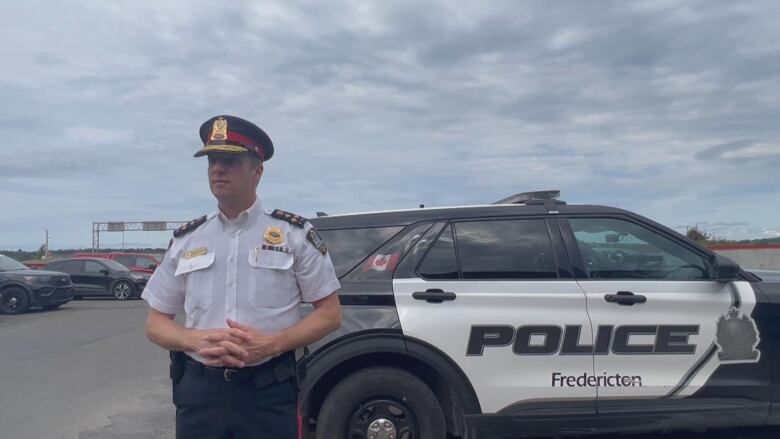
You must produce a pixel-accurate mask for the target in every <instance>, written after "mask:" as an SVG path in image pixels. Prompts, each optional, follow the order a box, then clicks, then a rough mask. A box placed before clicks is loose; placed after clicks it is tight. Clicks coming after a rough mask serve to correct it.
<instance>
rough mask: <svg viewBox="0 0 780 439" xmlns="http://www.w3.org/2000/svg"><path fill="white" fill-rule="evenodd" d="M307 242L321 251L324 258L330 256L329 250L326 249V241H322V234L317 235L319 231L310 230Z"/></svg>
mask: <svg viewBox="0 0 780 439" xmlns="http://www.w3.org/2000/svg"><path fill="white" fill-rule="evenodd" d="M306 240H308V241H309V242H311V244H312V245H313V246H314V248H316V249H317V250H319V251H320V253H322V254H323V256H324V255H326V254H328V248H327V247H325V241H323V240H322V237H320V234H319V233H317V230H316V229H315V228H314V227H312V228H311V229H309V232H308V233H307V234H306Z"/></svg>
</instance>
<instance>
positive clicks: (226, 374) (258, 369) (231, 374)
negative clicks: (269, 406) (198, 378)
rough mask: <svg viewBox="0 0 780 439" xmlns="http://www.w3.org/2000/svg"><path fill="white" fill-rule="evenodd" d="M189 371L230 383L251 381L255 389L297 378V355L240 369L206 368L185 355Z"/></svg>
mask: <svg viewBox="0 0 780 439" xmlns="http://www.w3.org/2000/svg"><path fill="white" fill-rule="evenodd" d="M185 365H186V368H187V369H190V370H193V371H194V372H196V373H198V374H200V375H210V376H214V377H222V378H223V379H224V380H225V381H227V382H229V383H238V382H242V381H247V380H251V381H252V384H254V385H255V387H265V386H268V385H270V384H273V383H280V382H282V381H287V380H289V379H290V378H292V377H293V376H295V353H294V352H285V353H284V354H282V355H279V356H278V357H274V358H272V359H270V360H268V361H266V362H265V363H263V364H258V365H257V366H247V367H242V368H240V369H237V368H230V367H215V366H206V365H205V364H203V363H201V362H199V361H196V360H194V359H192V358H191V357H190V356H189V355H185Z"/></svg>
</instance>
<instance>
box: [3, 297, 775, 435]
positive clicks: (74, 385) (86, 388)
mask: <svg viewBox="0 0 780 439" xmlns="http://www.w3.org/2000/svg"><path fill="white" fill-rule="evenodd" d="M145 315H146V304H145V303H144V302H143V301H127V302H119V301H114V300H81V301H73V302H70V303H68V304H67V305H65V306H63V307H62V308H61V309H58V310H54V311H32V312H29V313H27V314H22V315H18V316H8V315H0V352H2V356H0V421H1V422H0V438H2V439H26V438H36V439H60V438H63V439H64V438H68V439H71V438H79V439H93V438H94V439H96V438H101V439H102V438H108V439H131V438H132V439H147V438H148V439H151V438H172V437H173V419H174V410H173V406H172V405H171V401H170V386H169V380H168V377H167V373H168V357H167V355H166V353H165V352H164V351H162V350H161V349H160V348H158V347H156V346H154V345H152V344H151V343H149V342H147V341H146V339H145V337H144V329H143V327H144V319H145ZM630 437H632V438H637V439H649V438H650V437H663V438H666V439H678V438H683V437H685V438H694V439H713V438H724V439H725V438H734V439H736V438H745V439H747V438H760V437H766V438H769V437H772V436H771V435H770V434H769V433H768V432H763V431H759V430H736V431H728V432H718V433H711V432H710V433H697V434H692V433H687V434H669V435H663V436H659V435H654V436H630ZM612 439H617V438H614V437H613V438H612Z"/></svg>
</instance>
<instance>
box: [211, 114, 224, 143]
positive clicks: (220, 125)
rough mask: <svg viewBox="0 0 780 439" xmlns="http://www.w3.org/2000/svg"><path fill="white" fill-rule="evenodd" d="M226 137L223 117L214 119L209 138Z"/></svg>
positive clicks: (218, 138)
mask: <svg viewBox="0 0 780 439" xmlns="http://www.w3.org/2000/svg"><path fill="white" fill-rule="evenodd" d="M225 139H227V121H226V120H225V118H224V117H220V118H219V119H217V120H215V121H214V126H213V127H212V129H211V138H210V139H209V140H225Z"/></svg>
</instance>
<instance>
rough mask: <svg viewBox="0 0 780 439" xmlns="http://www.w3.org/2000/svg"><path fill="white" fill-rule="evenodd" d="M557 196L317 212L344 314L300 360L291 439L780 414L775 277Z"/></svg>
mask: <svg viewBox="0 0 780 439" xmlns="http://www.w3.org/2000/svg"><path fill="white" fill-rule="evenodd" d="M557 198H558V196H557V194H556V193H555V192H551V193H524V194H518V195H517V196H514V197H509V198H507V199H505V200H502V201H500V202H498V203H496V204H493V205H487V206H472V207H453V208H437V209H415V210H404V211H390V212H376V213H365V214H350V215H339V216H322V217H318V218H315V219H312V220H311V222H312V223H313V224H314V226H315V227H316V228H317V229H318V230H319V233H320V235H321V236H322V238H323V239H324V240H325V242H326V244H327V247H328V250H329V251H330V253H331V257H332V259H333V262H334V266H335V268H336V271H337V274H338V276H339V278H340V280H341V283H342V288H341V290H339V296H340V300H341V303H342V305H343V323H342V327H341V329H340V330H339V331H338V332H336V333H334V334H331V336H329V337H328V338H327V339H325V340H323V341H321V342H319V343H317V344H316V345H313V346H309V349H308V352H307V353H306V355H305V356H304V357H303V358H302V359H301V361H300V368H299V369H300V374H301V375H303V374H305V378H304V379H303V380H302V383H301V399H300V403H301V411H302V414H303V419H304V436H305V437H309V438H317V439H334V438H350V439H358V438H359V439H419V438H425V439H430V438H441V439H443V438H445V437H448V435H449V437H462V438H470V439H473V438H478V439H486V438H512V437H524V436H536V435H555V436H560V435H581V434H590V433H602V432H628V431H658V430H671V429H687V428H691V429H704V428H717V427H734V426H747V425H766V424H775V425H777V424H780V382H779V381H778V371H780V368H779V367H778V361H780V344H778V341H779V340H778V336H779V335H780V334H779V332H780V331H779V330H780V312H779V311H780V278H776V279H774V280H771V279H769V278H768V277H767V276H766V275H763V276H764V279H763V280H762V278H759V277H758V276H756V275H755V274H752V273H749V272H746V271H744V270H742V269H740V267H739V266H738V265H737V264H735V263H734V262H733V261H731V260H729V259H727V258H725V257H722V256H720V255H717V254H715V253H713V252H712V251H710V250H708V249H706V248H704V247H702V246H700V245H698V244H697V243H695V242H693V241H691V240H689V239H687V238H686V237H685V236H682V235H680V234H679V233H677V232H675V231H673V230H671V229H669V228H667V227H664V226H662V225H660V224H658V223H655V222H653V221H651V220H649V219H647V218H644V217H642V216H640V215H637V214H635V213H632V212H628V211H625V210H621V209H616V208H612V207H602V206H575V205H566V203H564V202H562V201H560V200H558V199H557Z"/></svg>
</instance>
